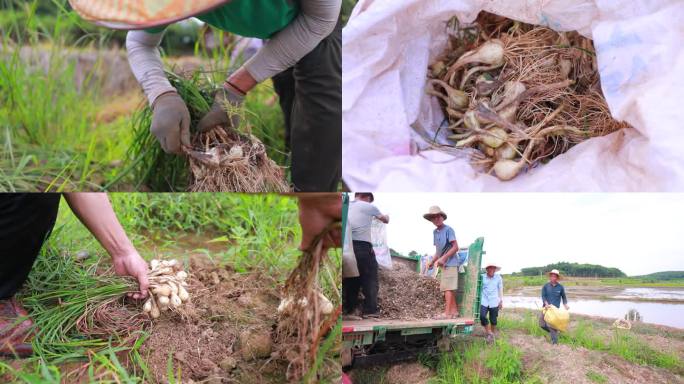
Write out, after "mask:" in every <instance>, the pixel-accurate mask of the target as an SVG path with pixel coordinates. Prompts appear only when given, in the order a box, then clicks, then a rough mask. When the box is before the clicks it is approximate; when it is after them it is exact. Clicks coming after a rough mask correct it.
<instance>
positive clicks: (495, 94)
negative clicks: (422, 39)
mask: <svg viewBox="0 0 684 384" xmlns="http://www.w3.org/2000/svg"><path fill="white" fill-rule="evenodd" d="M450 25H452V26H453V31H452V33H451V35H450V39H449V44H448V47H447V49H446V50H445V52H444V53H443V54H442V55H440V56H439V57H438V58H437V59H436V61H435V62H433V63H432V64H431V66H430V71H429V72H428V77H429V79H428V83H427V84H428V87H427V91H426V92H427V93H428V94H430V95H433V96H435V97H437V98H438V99H439V100H440V101H439V102H440V105H441V107H442V110H443V112H444V114H445V116H446V119H447V120H448V129H449V130H450V134H449V136H448V138H449V139H450V140H451V143H452V144H451V145H452V146H453V147H455V148H458V149H467V150H468V151H469V152H470V155H471V162H472V164H473V165H474V166H475V167H476V168H478V169H481V170H483V171H484V172H493V173H494V175H495V176H496V177H498V178H499V179H500V180H511V179H513V178H514V177H516V176H517V175H518V174H520V172H522V171H523V170H524V169H525V168H531V167H534V166H536V165H538V164H540V163H544V162H548V161H550V160H551V159H553V158H554V157H556V156H558V155H560V154H562V153H564V152H566V151H567V150H568V149H570V148H571V147H572V146H573V145H575V144H578V143H580V142H582V141H584V140H587V139H589V138H592V137H597V136H603V135H606V134H609V133H611V132H614V131H616V130H618V129H622V128H626V127H628V126H629V125H628V124H626V123H622V122H618V121H616V120H614V119H613V118H612V117H611V115H610V111H609V110H608V106H607V104H606V101H605V99H604V97H603V94H602V93H601V86H600V79H599V76H598V71H597V67H596V60H595V57H596V55H595V51H594V47H593V44H592V42H591V40H589V39H587V38H585V37H583V36H581V35H579V34H578V33H576V32H571V33H563V32H556V31H553V30H551V29H549V28H546V27H540V26H534V25H530V24H523V23H520V22H517V21H513V20H510V19H507V18H503V17H499V16H495V15H492V14H487V13H484V12H483V13H482V14H480V16H479V17H478V18H477V20H476V21H475V23H474V24H472V25H469V26H466V27H461V26H459V24H458V21H457V20H456V19H453V20H452V21H451V22H450Z"/></svg>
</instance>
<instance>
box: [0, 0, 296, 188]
mask: <svg viewBox="0 0 684 384" xmlns="http://www.w3.org/2000/svg"><path fill="white" fill-rule="evenodd" d="M65 4H66V0H52V1H37V0H33V1H19V0H0V192H5V191H17V190H19V191H70V190H79V191H82V190H117V191H121V190H149V188H147V186H145V185H144V183H143V181H142V180H140V174H139V172H136V170H139V169H141V168H144V169H147V170H150V169H153V167H154V164H142V162H143V161H150V159H149V157H145V156H142V155H141V156H137V157H134V158H133V159H129V157H128V156H127V154H128V153H130V151H129V149H130V148H131V147H134V146H137V147H138V148H139V149H141V148H142V146H143V144H144V148H142V150H143V152H140V151H138V153H146V152H145V151H150V152H153V151H155V150H157V149H158V147H159V145H158V144H157V143H156V142H155V141H150V140H147V141H145V142H144V143H143V142H141V141H139V140H140V136H141V134H142V132H141V131H140V130H138V131H137V132H136V131H135V130H134V129H133V128H134V127H139V126H140V124H141V121H140V120H141V117H140V116H139V115H136V114H135V109H136V105H134V103H135V101H136V100H140V103H144V101H143V100H142V98H141V96H140V91H139V87H137V86H134V87H133V88H132V89H128V88H126V89H121V90H117V92H120V93H121V94H118V93H117V94H112V92H113V91H112V90H109V89H105V85H106V84H107V81H108V80H109V79H110V78H111V77H112V76H121V74H120V73H114V72H118V70H117V69H118V67H117V69H113V67H112V66H111V65H112V64H111V63H110V61H111V58H112V57H115V56H116V55H119V54H121V55H122V56H121V57H124V56H123V55H124V54H123V53H121V51H118V50H112V47H116V46H118V47H120V46H122V41H123V40H121V37H120V33H118V32H113V31H110V30H107V29H103V28H98V27H94V26H93V25H92V24H89V23H87V22H85V21H83V20H82V19H81V18H80V17H79V16H78V15H77V14H76V13H75V12H73V11H70V10H69V8H68V7H65ZM177 25H178V27H176V25H174V26H173V27H172V28H187V25H185V24H177ZM191 30H192V31H191V32H188V31H186V30H184V31H183V32H182V33H184V34H187V33H193V34H194V36H195V37H196V39H195V40H192V41H194V43H192V44H191V45H192V46H191V47H189V48H191V50H190V51H189V52H187V53H189V54H193V56H195V57H197V58H199V59H200V61H199V62H200V63H201V64H200V67H199V69H198V70H199V72H201V73H202V76H209V77H212V78H213V79H214V80H216V79H218V78H220V77H223V76H225V74H226V73H227V72H228V70H229V69H234V68H235V66H236V65H237V64H239V62H233V61H232V60H231V53H232V50H233V44H232V43H231V44H228V45H227V46H221V47H219V48H217V49H213V50H211V49H209V48H207V47H206V45H205V44H204V39H203V38H200V37H201V36H202V35H203V34H205V33H207V32H208V31H209V29H208V28H203V29H201V30H200V29H197V30H194V29H192V28H191ZM168 32H171V31H168ZM212 32H213V33H216V35H217V37H219V38H223V36H224V33H223V32H220V31H215V30H212ZM117 36H119V37H117ZM183 36H185V35H183ZM179 39H180V40H182V41H183V42H185V43H180V42H179V43H178V44H176V43H174V40H173V33H168V34H167V36H166V38H165V40H164V47H165V49H164V52H165V55H164V57H165V59H167V60H168V61H171V59H172V58H170V57H169V56H170V55H171V54H177V53H179V52H176V51H174V50H173V49H172V48H174V47H180V44H185V46H186V48H188V47H187V45H188V44H189V43H187V39H186V38H185V37H180V38H179ZM186 48H183V49H184V50H187V49H186ZM116 57H119V56H116ZM240 60H241V59H240ZM124 63H125V62H124ZM124 70H125V69H124ZM117 79H118V77H117ZM111 82H116V81H115V80H114V81H109V83H111ZM110 87H111V85H110ZM122 87H124V85H122ZM129 88H130V87H129ZM131 100H133V103H131ZM245 110H246V111H245V116H246V120H247V121H248V122H249V124H250V125H251V129H252V133H253V134H254V135H255V136H256V137H258V138H259V139H261V140H262V141H263V142H264V144H265V145H266V146H267V149H268V154H269V156H271V158H272V159H274V160H275V161H276V162H277V163H279V164H280V165H286V164H287V160H288V156H287V150H286V146H285V142H284V135H285V132H284V122H283V116H282V112H281V110H280V106H279V104H278V102H277V98H276V96H275V92H274V90H273V86H272V84H271V83H270V82H265V83H262V84H260V85H259V86H258V87H257V88H256V89H255V90H254V91H252V92H250V94H249V95H248V97H247V99H246V100H245ZM103 115H104V116H106V115H112V116H110V117H108V118H103V117H102V116H103ZM136 124H137V125H136ZM147 137H150V135H149V133H147ZM126 159H129V160H131V161H125V160H126ZM136 161H137V162H136ZM176 161H177V162H179V163H180V162H182V161H183V160H182V159H181V158H177V159H176ZM166 171H167V170H165V169H156V170H155V172H154V173H156V174H161V176H163V177H167V178H169V179H172V180H175V179H177V176H176V175H173V174H170V175H164V172H166ZM146 188H147V189H146ZM168 189H170V188H166V189H164V190H168Z"/></svg>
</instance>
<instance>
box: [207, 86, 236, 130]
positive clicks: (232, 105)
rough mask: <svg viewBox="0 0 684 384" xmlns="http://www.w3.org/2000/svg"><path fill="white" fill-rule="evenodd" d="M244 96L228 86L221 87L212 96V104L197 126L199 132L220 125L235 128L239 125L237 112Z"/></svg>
mask: <svg viewBox="0 0 684 384" xmlns="http://www.w3.org/2000/svg"><path fill="white" fill-rule="evenodd" d="M244 99H245V96H244V95H242V94H240V93H239V91H237V90H234V89H232V88H230V87H229V86H225V85H224V86H223V87H221V88H220V89H219V90H218V92H216V95H215V96H214V104H213V105H212V106H211V109H210V110H209V112H207V114H206V115H204V117H203V118H202V120H200V122H199V124H197V129H198V130H199V131H200V132H206V131H209V130H210V129H212V128H214V127H216V126H217V125H222V126H225V127H231V128H237V127H238V126H239V125H240V113H239V111H237V109H238V108H240V107H241V106H242V102H243V100H244Z"/></svg>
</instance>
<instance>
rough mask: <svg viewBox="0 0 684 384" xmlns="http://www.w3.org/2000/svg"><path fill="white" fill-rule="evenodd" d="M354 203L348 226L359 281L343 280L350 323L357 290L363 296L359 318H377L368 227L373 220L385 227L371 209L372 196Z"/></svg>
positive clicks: (386, 220) (374, 264) (375, 276)
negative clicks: (361, 316) (361, 315)
mask: <svg viewBox="0 0 684 384" xmlns="http://www.w3.org/2000/svg"><path fill="white" fill-rule="evenodd" d="M354 198H355V200H354V201H352V202H351V203H349V218H348V220H349V225H350V227H351V233H352V242H353V248H354V256H355V257H356V265H357V267H358V271H359V277H350V278H346V279H344V281H343V283H342V287H343V301H344V313H345V315H346V317H347V318H349V319H354V318H355V317H357V316H355V315H354V311H355V310H356V308H357V306H358V300H359V290H361V292H363V297H364V300H363V311H362V314H363V317H364V318H377V317H378V316H379V315H380V313H379V311H378V262H377V260H376V259H375V252H373V244H372V242H371V224H372V222H373V218H376V219H378V220H380V221H382V222H383V223H385V224H387V223H389V216H388V215H383V214H382V213H381V212H380V210H379V209H378V208H377V207H376V206H375V205H373V204H372V203H373V201H374V200H375V199H374V197H373V194H372V193H364V192H360V193H356V194H354Z"/></svg>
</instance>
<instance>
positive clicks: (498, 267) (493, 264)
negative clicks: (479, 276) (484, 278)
mask: <svg viewBox="0 0 684 384" xmlns="http://www.w3.org/2000/svg"><path fill="white" fill-rule="evenodd" d="M489 267H494V268H496V271H497V272H499V271H500V270H501V267H500V266H499V264H497V263H495V262H490V263H487V264H485V270H486V269H487V268H489Z"/></svg>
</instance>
